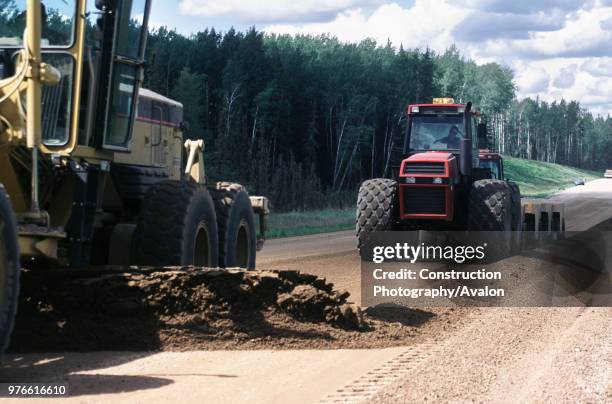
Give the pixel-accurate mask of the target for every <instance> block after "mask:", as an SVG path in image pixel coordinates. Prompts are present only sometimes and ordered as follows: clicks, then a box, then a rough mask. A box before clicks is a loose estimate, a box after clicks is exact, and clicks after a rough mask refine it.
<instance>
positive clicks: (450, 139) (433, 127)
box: [410, 115, 464, 150]
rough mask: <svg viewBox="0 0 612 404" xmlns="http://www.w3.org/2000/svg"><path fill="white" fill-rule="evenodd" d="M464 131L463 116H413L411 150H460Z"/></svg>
mask: <svg viewBox="0 0 612 404" xmlns="http://www.w3.org/2000/svg"><path fill="white" fill-rule="evenodd" d="M463 130H464V125H463V116H462V115H434V116H418V115H417V116H413V117H412V127H411V129H410V150H459V147H460V141H461V139H462V138H463V137H464V134H463Z"/></svg>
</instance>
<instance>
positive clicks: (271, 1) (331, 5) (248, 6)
mask: <svg viewBox="0 0 612 404" xmlns="http://www.w3.org/2000/svg"><path fill="white" fill-rule="evenodd" d="M380 4H382V0H299V1H292V0H260V1H252V0H251V1H248V0H224V1H218V0H181V2H180V4H179V10H180V12H181V13H182V14H185V15H199V16H204V17H213V16H230V17H232V18H235V19H239V20H241V21H246V22H249V23H256V22H275V21H286V22H311V21H326V20H331V19H333V18H334V17H335V16H336V15H337V13H339V12H342V11H344V10H348V9H351V8H354V7H369V6H378V5H380Z"/></svg>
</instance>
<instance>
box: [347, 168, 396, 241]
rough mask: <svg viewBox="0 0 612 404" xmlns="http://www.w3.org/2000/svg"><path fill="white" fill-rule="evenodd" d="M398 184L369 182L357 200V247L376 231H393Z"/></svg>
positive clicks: (386, 180)
mask: <svg viewBox="0 0 612 404" xmlns="http://www.w3.org/2000/svg"><path fill="white" fill-rule="evenodd" d="M396 194H397V182H395V181H393V180H389V179H386V178H376V179H372V180H367V181H365V182H364V183H363V184H361V187H360V188H359V196H358V198H357V224H356V230H357V247H358V248H359V249H361V247H362V246H363V245H364V244H365V242H366V240H367V238H368V235H369V234H370V233H372V232H375V231H385V230H393V223H394V222H395V213H396V207H397V203H396V200H397V195H396Z"/></svg>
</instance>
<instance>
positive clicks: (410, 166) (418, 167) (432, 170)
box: [404, 163, 444, 175]
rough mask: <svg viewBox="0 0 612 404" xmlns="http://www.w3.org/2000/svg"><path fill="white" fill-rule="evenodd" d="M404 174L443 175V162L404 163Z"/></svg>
mask: <svg viewBox="0 0 612 404" xmlns="http://www.w3.org/2000/svg"><path fill="white" fill-rule="evenodd" d="M404 174H435V175H444V163H406V164H405V165H404Z"/></svg>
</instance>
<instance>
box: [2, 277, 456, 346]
mask: <svg viewBox="0 0 612 404" xmlns="http://www.w3.org/2000/svg"><path fill="white" fill-rule="evenodd" d="M348 299H349V294H348V293H347V292H341V291H336V290H335V289H334V287H333V285H332V284H331V283H328V282H326V281H325V279H321V278H318V277H317V276H314V275H309V274H304V273H300V272H297V271H244V270H239V269H202V268H193V267H186V268H142V269H137V268H130V269H129V270H127V269H126V268H104V269H98V270H92V271H89V272H87V275H86V276H83V273H82V272H73V273H71V272H52V271H51V272H24V274H23V277H22V292H21V299H20V306H19V313H18V316H17V321H16V327H15V331H14V333H13V337H12V343H11V346H10V348H9V350H10V351H12V352H50V351H55V352H58V351H73V352H74V351H96V350H194V349H262V348H272V349H289V348H338V347H343V348H367V347H383V346H393V345H398V344H402V343H405V342H406V340H407V339H414V337H415V336H416V335H418V334H419V332H418V329H419V327H420V326H421V325H422V324H424V323H426V322H429V321H431V320H433V319H434V318H435V317H438V320H444V318H446V317H448V316H453V315H454V313H453V312H454V310H452V309H445V310H444V309H443V310H439V312H438V313H437V316H436V313H433V312H428V311H421V310H410V309H406V308H399V307H380V308H372V309H368V310H366V311H365V312H362V310H361V309H360V308H359V307H358V306H356V305H354V304H352V303H350V302H349V300H348ZM443 322H444V321H443ZM445 323H451V321H450V320H447V321H445Z"/></svg>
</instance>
